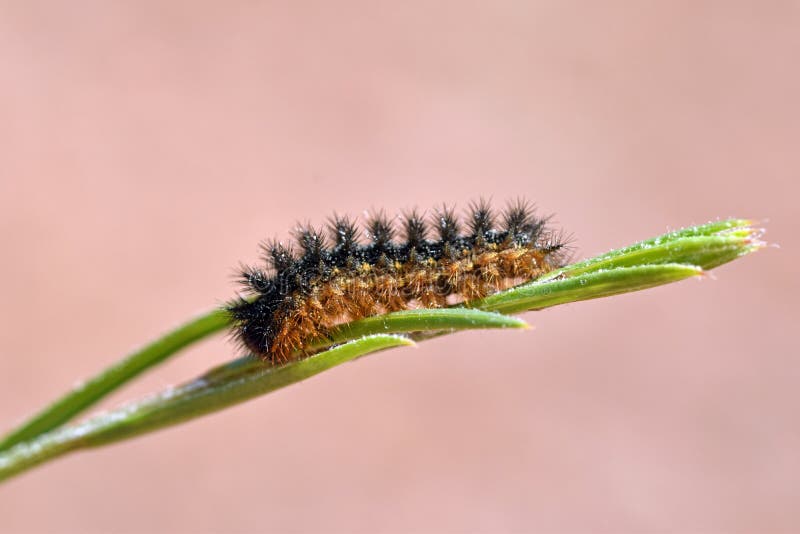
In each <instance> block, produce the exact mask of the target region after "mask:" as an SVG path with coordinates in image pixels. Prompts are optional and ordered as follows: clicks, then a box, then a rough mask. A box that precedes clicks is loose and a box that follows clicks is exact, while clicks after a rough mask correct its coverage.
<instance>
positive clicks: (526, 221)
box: [503, 199, 544, 245]
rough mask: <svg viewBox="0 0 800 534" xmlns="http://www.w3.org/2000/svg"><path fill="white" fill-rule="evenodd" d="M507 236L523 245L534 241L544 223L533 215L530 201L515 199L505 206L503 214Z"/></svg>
mask: <svg viewBox="0 0 800 534" xmlns="http://www.w3.org/2000/svg"><path fill="white" fill-rule="evenodd" d="M503 222H504V224H505V228H506V232H507V233H508V234H507V238H508V239H510V240H512V241H513V242H515V243H517V244H520V245H525V244H528V243H534V242H536V238H537V236H538V234H539V232H540V230H541V228H542V226H543V224H544V221H543V220H537V219H536V217H535V216H534V208H533V205H531V203H530V202H528V201H527V200H523V199H517V200H516V201H515V202H512V203H510V204H509V205H508V208H506V212H505V214H504V216H503Z"/></svg>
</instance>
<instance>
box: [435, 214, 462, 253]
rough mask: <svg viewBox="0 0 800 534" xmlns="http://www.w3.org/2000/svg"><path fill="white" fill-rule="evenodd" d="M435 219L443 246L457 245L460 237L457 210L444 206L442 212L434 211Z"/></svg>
mask: <svg viewBox="0 0 800 534" xmlns="http://www.w3.org/2000/svg"><path fill="white" fill-rule="evenodd" d="M433 217H434V223H435V224H436V230H437V232H438V233H439V239H440V240H441V242H442V244H445V243H455V242H456V240H458V237H459V235H458V219H457V218H456V214H455V210H454V209H453V208H448V207H447V206H442V209H441V210H439V209H436V210H434V214H433Z"/></svg>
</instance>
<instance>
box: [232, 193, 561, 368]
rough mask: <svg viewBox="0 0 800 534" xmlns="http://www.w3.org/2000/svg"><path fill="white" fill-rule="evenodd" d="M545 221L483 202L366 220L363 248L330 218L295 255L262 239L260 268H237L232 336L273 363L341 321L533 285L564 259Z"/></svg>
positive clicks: (528, 210)
mask: <svg viewBox="0 0 800 534" xmlns="http://www.w3.org/2000/svg"><path fill="white" fill-rule="evenodd" d="M546 223H547V218H540V217H537V216H536V215H535V212H534V210H533V208H532V206H531V204H529V203H528V202H526V201H523V200H518V201H516V202H513V203H511V204H509V205H508V207H507V208H506V209H505V210H504V211H503V213H502V214H501V215H500V216H497V215H496V214H495V212H494V211H493V210H492V208H491V207H490V206H489V205H488V203H487V202H485V201H479V202H477V203H473V204H471V205H470V207H469V209H468V210H467V213H466V217H465V219H464V220H463V221H459V219H458V217H456V215H455V210H454V209H453V208H452V207H447V206H443V207H442V208H440V209H436V210H433V214H432V216H431V217H430V218H428V219H427V220H426V218H425V217H424V216H422V215H420V214H419V212H418V211H416V210H412V211H411V212H408V213H405V214H403V215H402V216H400V217H398V218H396V220H395V221H390V220H389V218H388V217H387V216H386V215H385V214H384V213H383V212H379V213H377V214H375V215H373V216H371V217H370V218H368V219H367V221H366V224H365V232H364V233H365V236H366V238H367V240H366V241H365V242H362V240H361V239H360V236H359V231H358V227H357V225H356V223H355V222H354V221H353V220H352V219H350V218H348V217H346V216H345V217H340V216H336V215H334V216H333V217H331V219H330V220H329V223H328V237H329V241H328V240H327V239H326V235H325V234H324V233H323V232H322V231H320V230H318V229H315V228H313V227H311V226H302V227H300V228H298V229H297V230H296V231H295V238H296V242H297V246H298V249H299V250H298V251H297V252H296V251H295V247H294V246H292V245H291V244H290V245H284V244H283V243H281V242H279V241H268V242H265V243H263V244H262V249H263V252H264V256H263V257H264V261H265V265H264V266H245V267H242V268H241V269H240V273H239V280H240V282H241V283H242V285H243V286H244V288H245V295H244V296H239V297H238V298H236V299H235V300H234V301H232V302H230V303H228V305H227V306H226V308H227V310H228V312H229V313H230V315H231V317H232V323H233V334H234V337H235V338H236V339H237V340H238V342H239V343H240V344H241V346H242V347H243V348H244V349H246V350H247V351H249V352H251V353H253V354H254V355H257V356H259V357H261V358H263V359H268V360H270V361H272V362H273V363H281V362H286V361H288V360H291V359H294V358H297V357H302V356H303V355H304V354H305V353H306V352H307V351H306V349H307V347H308V344H309V342H310V341H311V340H313V339H318V338H320V337H325V336H326V335H327V334H328V333H329V332H330V330H331V328H333V327H334V326H335V325H337V324H339V323H341V322H344V321H349V320H355V319H360V318H363V317H368V316H373V315H378V314H382V313H387V312H392V311H398V310H404V309H408V308H413V307H423V308H440V307H443V306H447V305H449V304H452V303H455V302H458V301H465V302H468V301H472V300H475V299H479V298H482V297H485V296H487V295H490V294H492V293H495V292H498V291H500V290H502V289H505V288H508V287H510V286H512V285H514V284H515V283H519V282H524V281H529V280H532V279H535V278H537V277H539V276H541V275H543V274H545V273H547V272H549V271H551V270H553V269H555V268H558V267H561V266H563V265H564V263H565V261H566V254H565V250H566V248H565V243H564V239H563V238H562V236H561V234H560V233H558V232H554V231H553V230H552V229H550V228H548V227H547V224H546ZM462 226H464V227H465V231H462ZM398 230H399V231H398ZM398 234H399V235H400V236H401V237H402V241H396V240H395V237H396V236H397V235H398Z"/></svg>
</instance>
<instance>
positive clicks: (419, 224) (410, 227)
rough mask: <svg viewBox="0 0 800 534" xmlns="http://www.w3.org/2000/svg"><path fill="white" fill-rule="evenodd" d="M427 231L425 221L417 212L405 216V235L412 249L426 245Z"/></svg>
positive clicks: (413, 211) (412, 211)
mask: <svg viewBox="0 0 800 534" xmlns="http://www.w3.org/2000/svg"><path fill="white" fill-rule="evenodd" d="M427 230H428V229H427V227H426V225H425V219H424V218H423V217H422V216H421V215H420V214H419V212H418V211H417V210H415V209H413V210H411V211H410V212H408V213H405V214H403V233H404V237H405V239H406V243H407V244H408V245H409V247H410V248H412V249H414V248H418V247H419V246H421V245H423V244H424V243H425V238H426V235H427Z"/></svg>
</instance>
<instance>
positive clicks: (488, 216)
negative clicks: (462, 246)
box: [467, 198, 495, 239]
mask: <svg viewBox="0 0 800 534" xmlns="http://www.w3.org/2000/svg"><path fill="white" fill-rule="evenodd" d="M494 219H495V217H494V213H493V212H492V208H491V206H489V202H488V201H487V200H486V199H484V198H482V199H480V200H479V201H478V202H473V203H472V204H470V206H469V220H468V221H467V223H468V224H469V229H470V232H472V237H473V238H474V239H480V238H484V239H485V238H486V235H487V234H488V233H489V232H492V231H494V229H495V228H494V222H495V220H494Z"/></svg>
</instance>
